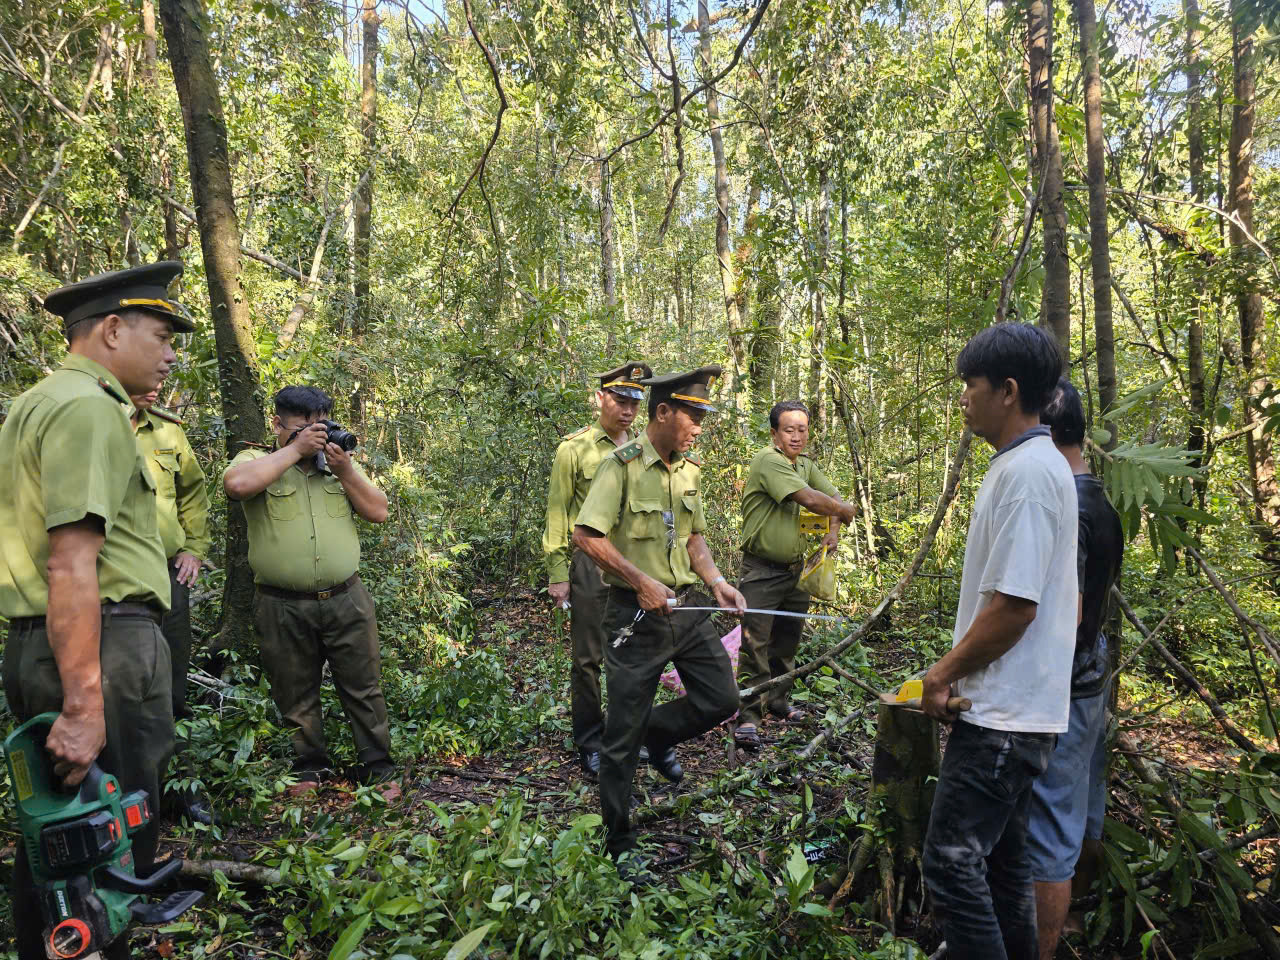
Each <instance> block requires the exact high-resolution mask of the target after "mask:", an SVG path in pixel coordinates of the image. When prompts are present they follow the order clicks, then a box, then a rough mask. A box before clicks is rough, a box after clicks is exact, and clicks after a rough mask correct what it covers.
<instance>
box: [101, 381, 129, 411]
mask: <svg viewBox="0 0 1280 960" xmlns="http://www.w3.org/2000/svg"><path fill="white" fill-rule="evenodd" d="M98 386H100V387H101V388H102V389H103V390H105V391H106V392H107V396H109V397H110V398H111V399H112V400H114V401H115V402H116V403H128V404H129V406H133V404H131V403H129V398H128V397H122V396H120V394H119V393H118V392H116V388H115V387H113V386H112V385H111V384H109V383H107V380H106V378H105V377H99V378H98Z"/></svg>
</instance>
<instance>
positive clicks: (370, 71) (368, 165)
mask: <svg viewBox="0 0 1280 960" xmlns="http://www.w3.org/2000/svg"><path fill="white" fill-rule="evenodd" d="M360 19H361V20H362V21H363V26H364V35H363V40H362V44H361V47H360V136H361V137H362V138H363V139H364V167H365V170H366V173H367V175H366V176H365V178H364V180H363V181H362V183H361V186H360V189H359V191H358V196H357V198H356V210H355V213H356V216H355V264H354V267H355V271H354V273H355V280H354V289H353V293H354V295H355V311H354V313H353V314H352V318H351V335H352V340H353V341H354V344H355V346H356V350H357V352H358V351H359V349H360V346H361V345H362V343H361V341H362V340H363V339H364V335H365V333H366V332H367V331H368V329H369V317H370V313H371V310H370V307H371V303H370V300H369V272H370V270H369V252H370V245H371V238H372V235H373V165H374V161H375V159H376V156H377V150H378V25H379V23H380V21H379V20H378V0H364V12H363V13H362V14H361V17H360ZM355 373H356V377H357V379H356V386H355V389H354V390H353V391H352V394H351V423H352V426H353V428H354V429H356V430H357V431H358V430H359V429H360V427H361V425H362V424H363V423H364V419H365V405H366V403H367V401H368V398H369V393H370V388H369V384H368V382H367V381H368V379H369V378H368V372H367V371H366V370H365V369H364V364H363V363H361V364H360V366H359V367H358V368H357V369H356V371H355Z"/></svg>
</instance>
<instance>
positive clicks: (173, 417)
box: [149, 407, 182, 426]
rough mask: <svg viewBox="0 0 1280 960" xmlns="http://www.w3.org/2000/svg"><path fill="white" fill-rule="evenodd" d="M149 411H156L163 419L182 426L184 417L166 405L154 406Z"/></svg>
mask: <svg viewBox="0 0 1280 960" xmlns="http://www.w3.org/2000/svg"><path fill="white" fill-rule="evenodd" d="M149 412H150V413H154V414H155V415H156V416H157V417H159V418H160V419H161V420H167V421H169V422H170V423H176V424H177V425H178V426H182V418H181V417H180V416H178V415H177V414H176V413H173V412H172V411H170V410H166V409H165V408H164V407H152V408H151V409H150V411H149Z"/></svg>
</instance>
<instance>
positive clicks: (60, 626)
mask: <svg viewBox="0 0 1280 960" xmlns="http://www.w3.org/2000/svg"><path fill="white" fill-rule="evenodd" d="M103 539H104V538H103V536H102V535H101V534H97V533H96V532H93V531H79V532H72V531H62V530H55V531H54V533H53V534H51V536H50V544H49V546H50V550H49V563H48V567H47V570H48V576H49V610H48V615H47V616H46V618H45V624H46V628H47V630H48V635H49V648H50V650H52V651H53V659H54V662H55V663H56V664H57V667H58V676H59V678H60V679H61V681H62V696H63V709H64V710H66V711H68V712H71V713H82V712H87V711H95V710H96V711H101V710H102V663H101V658H100V654H99V641H100V639H101V632H102V607H101V602H100V600H99V599H98V566H97V564H98V551H99V550H100V549H101V548H102V543H103Z"/></svg>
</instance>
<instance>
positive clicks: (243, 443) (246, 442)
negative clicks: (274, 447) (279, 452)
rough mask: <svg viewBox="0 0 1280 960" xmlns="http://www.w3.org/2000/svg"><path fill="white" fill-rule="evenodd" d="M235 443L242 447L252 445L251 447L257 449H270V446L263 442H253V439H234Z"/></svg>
mask: <svg viewBox="0 0 1280 960" xmlns="http://www.w3.org/2000/svg"><path fill="white" fill-rule="evenodd" d="M236 443H238V444H240V446H242V447H253V448H255V449H257V450H270V449H271V448H270V447H269V446H267V445H266V444H265V443H255V442H254V441H252V440H237V441H236Z"/></svg>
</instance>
